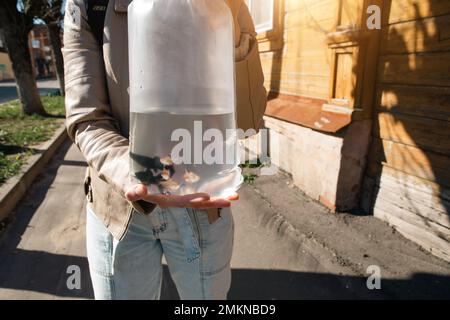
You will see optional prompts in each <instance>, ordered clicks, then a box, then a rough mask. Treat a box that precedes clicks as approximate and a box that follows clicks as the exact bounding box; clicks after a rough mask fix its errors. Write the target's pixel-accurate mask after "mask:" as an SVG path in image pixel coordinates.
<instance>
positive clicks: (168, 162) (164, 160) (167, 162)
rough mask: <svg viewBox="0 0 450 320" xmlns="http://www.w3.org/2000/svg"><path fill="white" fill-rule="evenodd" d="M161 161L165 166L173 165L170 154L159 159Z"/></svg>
mask: <svg viewBox="0 0 450 320" xmlns="http://www.w3.org/2000/svg"><path fill="white" fill-rule="evenodd" d="M159 161H160V162H161V163H162V164H163V165H165V166H173V161H172V158H171V157H170V156H167V157H164V158H161V159H159Z"/></svg>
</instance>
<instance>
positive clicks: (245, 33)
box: [235, 1, 256, 62]
mask: <svg viewBox="0 0 450 320" xmlns="http://www.w3.org/2000/svg"><path fill="white" fill-rule="evenodd" d="M236 11H237V12H236V14H235V23H236V24H237V28H239V32H240V34H239V44H238V45H237V46H236V50H235V58H236V62H239V61H242V60H244V59H245V58H246V57H247V56H248V54H249V53H250V51H251V48H252V46H253V45H254V44H255V43H256V31H255V26H254V24H253V19H252V17H251V15H250V12H249V10H248V7H247V5H246V4H245V2H243V1H242V2H241V3H240V4H239V7H238V8H237V10H236Z"/></svg>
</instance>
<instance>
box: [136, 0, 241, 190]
mask: <svg viewBox="0 0 450 320" xmlns="http://www.w3.org/2000/svg"><path fill="white" fill-rule="evenodd" d="M128 32H129V40H128V41H129V59H130V66H129V69H130V111H131V115H130V159H131V160H130V161H131V175H132V178H133V179H136V180H137V181H139V182H141V183H144V184H147V185H149V186H151V187H153V190H157V192H161V193H166V194H191V193H196V192H206V193H208V194H210V195H211V196H216V197H226V196H227V195H229V194H231V193H234V192H235V191H236V190H237V189H238V188H239V186H240V185H241V183H242V175H241V170H240V168H239V159H238V156H239V154H238V150H237V148H238V147H237V146H238V144H237V134H236V119H235V106H236V98H235V95H236V94H235V70H234V29H233V18H232V15H231V12H230V9H229V8H228V6H227V5H226V3H225V2H224V1H217V0H134V1H133V2H132V3H131V5H130V6H129V9H128ZM151 189H152V188H151Z"/></svg>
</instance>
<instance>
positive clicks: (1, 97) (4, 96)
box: [0, 85, 59, 103]
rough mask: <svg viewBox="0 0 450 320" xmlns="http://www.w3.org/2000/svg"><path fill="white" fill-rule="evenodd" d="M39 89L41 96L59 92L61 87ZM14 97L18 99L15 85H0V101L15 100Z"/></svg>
mask: <svg viewBox="0 0 450 320" xmlns="http://www.w3.org/2000/svg"><path fill="white" fill-rule="evenodd" d="M38 90H39V94H40V95H41V96H47V95H56V94H59V89H55V88H39V89H38ZM14 99H18V96H17V88H16V86H15V85H11V86H9V85H8V86H7V85H3V86H0V103H3V102H8V101H10V100H14Z"/></svg>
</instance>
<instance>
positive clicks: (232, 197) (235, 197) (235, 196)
mask: <svg viewBox="0 0 450 320" xmlns="http://www.w3.org/2000/svg"><path fill="white" fill-rule="evenodd" d="M226 199H227V200H229V201H236V200H239V194H237V193H233V194H232V195H229V196H228V197H226Z"/></svg>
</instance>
